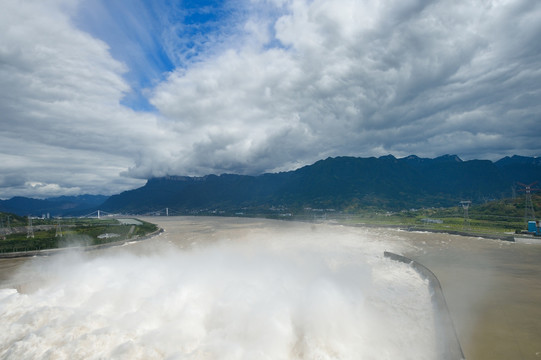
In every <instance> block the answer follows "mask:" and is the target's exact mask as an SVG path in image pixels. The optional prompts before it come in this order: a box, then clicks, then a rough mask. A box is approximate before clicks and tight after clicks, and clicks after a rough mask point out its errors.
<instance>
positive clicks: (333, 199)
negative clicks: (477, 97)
mask: <svg viewBox="0 0 541 360" xmlns="http://www.w3.org/2000/svg"><path fill="white" fill-rule="evenodd" d="M539 180H541V158H538V157H523V156H517V155H515V156H512V157H505V158H503V159H500V160H498V161H496V162H492V161H489V160H469V161H463V160H461V159H460V158H459V157H458V156H456V155H444V156H440V157H437V158H435V159H428V158H420V157H417V156H415V155H411V156H408V157H404V158H400V159H397V158H395V157H394V156H392V155H387V156H382V157H379V158H375V157H370V158H359V157H335V158H327V159H325V160H320V161H318V162H316V163H314V164H312V165H308V166H304V167H302V168H299V169H297V170H294V171H287V172H280V173H269V174H262V175H258V176H248V175H233V174H222V175H207V176H203V177H189V176H165V177H158V178H151V179H149V180H148V181H147V183H146V184H145V185H144V186H143V187H140V188H138V189H134V190H129V191H124V192H122V193H120V194H118V195H113V196H111V197H109V198H107V197H105V196H101V195H84V196H80V197H60V198H52V199H46V200H36V199H28V198H12V199H10V200H5V201H0V211H6V212H13V213H16V214H21V215H27V214H33V215H40V214H44V213H46V212H49V213H51V215H69V214H72V215H77V214H78V215H82V214H83V213H84V212H91V211H93V210H95V209H98V207H99V208H100V209H101V210H104V211H107V212H114V213H118V212H123V213H134V214H145V213H149V212H153V211H159V210H163V209H165V208H168V209H170V210H171V211H172V212H173V211H174V212H175V213H180V214H184V213H186V214H188V213H198V212H202V211H209V210H219V211H222V212H226V213H229V212H235V211H240V210H243V211H244V210H248V211H264V210H266V209H267V210H268V209H277V208H278V209H288V210H290V211H299V210H302V209H304V208H307V207H309V208H320V209H336V210H342V211H356V210H359V209H366V208H378V209H388V210H400V209H408V208H419V207H447V206H455V205H457V204H459V202H460V201H462V200H471V201H472V202H473V203H481V202H486V201H488V200H492V199H501V198H506V197H511V196H512V195H513V193H514V192H515V193H516V194H517V195H520V192H519V191H520V189H521V186H520V183H522V184H530V183H533V182H535V181H539Z"/></svg>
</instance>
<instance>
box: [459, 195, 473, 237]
mask: <svg viewBox="0 0 541 360" xmlns="http://www.w3.org/2000/svg"><path fill="white" fill-rule="evenodd" d="M470 204H471V201H470V200H463V201H461V202H460V205H462V209H464V222H463V223H462V230H470V229H471V224H470V216H469V215H468V209H469V207H470Z"/></svg>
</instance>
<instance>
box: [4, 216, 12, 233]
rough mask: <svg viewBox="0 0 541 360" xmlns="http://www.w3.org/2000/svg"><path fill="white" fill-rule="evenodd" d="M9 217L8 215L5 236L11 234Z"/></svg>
mask: <svg viewBox="0 0 541 360" xmlns="http://www.w3.org/2000/svg"><path fill="white" fill-rule="evenodd" d="M10 217H11V215H8V226H7V228H6V232H5V234H6V235H9V234H11V223H10V220H9V218H10Z"/></svg>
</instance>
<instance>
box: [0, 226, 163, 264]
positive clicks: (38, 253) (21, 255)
mask: <svg viewBox="0 0 541 360" xmlns="http://www.w3.org/2000/svg"><path fill="white" fill-rule="evenodd" d="M164 231H165V230H164V229H162V228H159V229H158V230H156V231H153V232H151V233H148V234H146V235H145V236H141V237H133V238H130V239H124V240H118V241H111V242H108V243H105V244H98V245H90V246H73V247H63V248H56V249H44V250H31V251H15V252H9V253H1V254H0V259H16V258H24V257H34V256H50V255H57V254H60V253H63V252H66V251H94V250H100V249H106V248H110V247H115V246H122V245H124V244H127V243H130V242H134V241H143V240H148V239H150V238H153V237H154V236H157V235H159V234H161V233H162V232H164Z"/></svg>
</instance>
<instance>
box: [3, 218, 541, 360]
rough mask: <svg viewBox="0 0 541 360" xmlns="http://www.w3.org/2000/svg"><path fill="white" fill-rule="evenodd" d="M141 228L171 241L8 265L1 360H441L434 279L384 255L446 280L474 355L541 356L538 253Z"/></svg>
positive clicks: (261, 228)
mask: <svg viewBox="0 0 541 360" xmlns="http://www.w3.org/2000/svg"><path fill="white" fill-rule="evenodd" d="M144 220H146V221H150V222H154V223H156V224H158V225H159V226H160V227H162V228H164V229H165V230H166V231H165V233H163V234H161V235H159V236H157V237H154V238H152V239H149V240H145V241H141V242H134V243H131V244H128V245H124V246H120V247H115V248H109V249H105V250H99V251H92V252H88V253H84V254H73V253H67V254H65V255H58V256H51V257H36V258H21V259H0V294H1V296H0V320H1V322H0V323H1V324H2V325H0V354H1V355H2V356H3V358H20V357H21V356H22V357H23V358H24V357H25V356H26V357H27V358H36V357H46V356H51V357H53V358H55V357H56V358H77V356H75V357H74V355H75V354H77V355H78V356H79V358H104V357H116V358H126V359H127V358H141V359H142V358H156V359H161V358H171V359H174V358H178V359H206V358H209V359H210V358H216V356H217V354H220V355H219V356H218V357H219V358H230V359H258V358H260V359H266V358H272V359H279V358H283V359H327V358H328V359H357V358H359V356H360V355H362V356H363V357H364V358H367V359H394V358H411V359H423V358H424V359H431V358H434V357H435V354H436V349H435V348H434V342H435V341H434V338H433V335H432V334H433V333H434V328H433V326H434V324H433V316H432V314H431V311H430V295H429V289H428V288H427V284H426V281H425V280H423V279H421V278H420V277H419V276H418V275H417V274H416V272H415V271H413V270H412V268H411V267H409V266H407V265H404V264H399V263H395V262H392V261H390V260H388V259H384V258H383V251H385V250H389V251H393V252H395V253H400V254H404V255H406V256H408V257H410V258H412V259H414V260H416V261H418V262H420V263H421V264H423V265H425V266H427V267H428V268H430V269H431V270H432V271H433V272H434V273H435V274H436V276H437V277H438V278H439V280H440V282H441V284H442V288H443V292H444V294H445V297H446V300H447V304H448V307H449V310H450V314H451V317H452V320H453V322H454V324H455V328H456V331H457V334H458V337H459V339H460V342H461V345H462V348H463V351H464V353H465V355H466V358H467V359H538V358H541V306H540V304H541V281H540V275H541V246H537V245H522V244H514V243H508V242H502V241H498V240H486V239H480V238H470V237H462V236H457V235H447V234H433V233H421V232H406V231H400V230H397V229H388V228H357V227H345V226H339V225H332V224H309V223H293V222H282V221H272V220H263V219H245V218H214V217H213V218H202V217H178V218H175V217H155V218H147V219H144ZM1 289H3V290H1ZM261 329H265V330H261ZM113 334H114V335H113ZM66 339H67V340H66Z"/></svg>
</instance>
